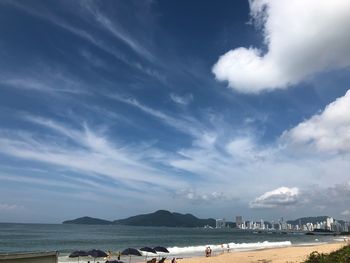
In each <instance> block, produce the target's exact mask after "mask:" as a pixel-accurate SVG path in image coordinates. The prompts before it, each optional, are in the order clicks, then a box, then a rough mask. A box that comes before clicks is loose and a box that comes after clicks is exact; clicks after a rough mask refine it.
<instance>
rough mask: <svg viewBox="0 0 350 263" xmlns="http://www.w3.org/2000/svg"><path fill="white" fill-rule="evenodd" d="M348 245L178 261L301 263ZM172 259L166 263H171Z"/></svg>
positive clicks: (330, 244)
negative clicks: (309, 257) (313, 253)
mask: <svg viewBox="0 0 350 263" xmlns="http://www.w3.org/2000/svg"><path fill="white" fill-rule="evenodd" d="M346 244H348V243H347V242H346V241H344V242H331V243H325V244H312V245H307V244H303V245H298V244H295V245H292V246H288V247H277V248H262V249H257V250H249V251H232V252H229V253H227V252H226V253H221V254H217V255H214V256H212V257H205V256H195V257H189V258H182V259H178V260H177V262H178V263H201V262H208V263H209V262H210V263H228V262H240V263H255V262H256V263H262V262H266V263H267V262H269V263H287V262H288V263H300V262H302V261H304V260H306V258H307V256H309V255H310V253H312V252H313V251H318V252H319V253H330V252H333V251H336V250H338V249H340V248H342V247H343V246H345V245H346ZM170 261H171V259H170V258H169V260H167V261H166V262H170Z"/></svg>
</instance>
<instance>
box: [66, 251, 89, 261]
mask: <svg viewBox="0 0 350 263" xmlns="http://www.w3.org/2000/svg"><path fill="white" fill-rule="evenodd" d="M88 255H89V254H88V253H87V252H86V251H83V250H76V251H74V252H72V253H70V255H69V257H70V258H78V262H79V261H80V257H86V256H88Z"/></svg>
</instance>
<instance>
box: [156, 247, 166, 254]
mask: <svg viewBox="0 0 350 263" xmlns="http://www.w3.org/2000/svg"><path fill="white" fill-rule="evenodd" d="M153 249H154V250H155V251H157V252H163V253H169V250H167V249H166V248H165V247H155V248H153Z"/></svg>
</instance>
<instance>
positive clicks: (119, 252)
mask: <svg viewBox="0 0 350 263" xmlns="http://www.w3.org/2000/svg"><path fill="white" fill-rule="evenodd" d="M120 255H121V254H120V251H119V252H118V260H120Z"/></svg>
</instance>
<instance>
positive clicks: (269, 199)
mask: <svg viewBox="0 0 350 263" xmlns="http://www.w3.org/2000/svg"><path fill="white" fill-rule="evenodd" d="M298 196H299V189H298V188H296V187H293V188H288V187H279V188H277V189H275V190H272V191H269V192H266V193H264V194H263V195H261V196H259V197H257V198H255V200H254V201H252V202H250V204H249V206H250V207H251V208H276V207H284V206H290V205H294V204H296V203H297V202H298Z"/></svg>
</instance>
